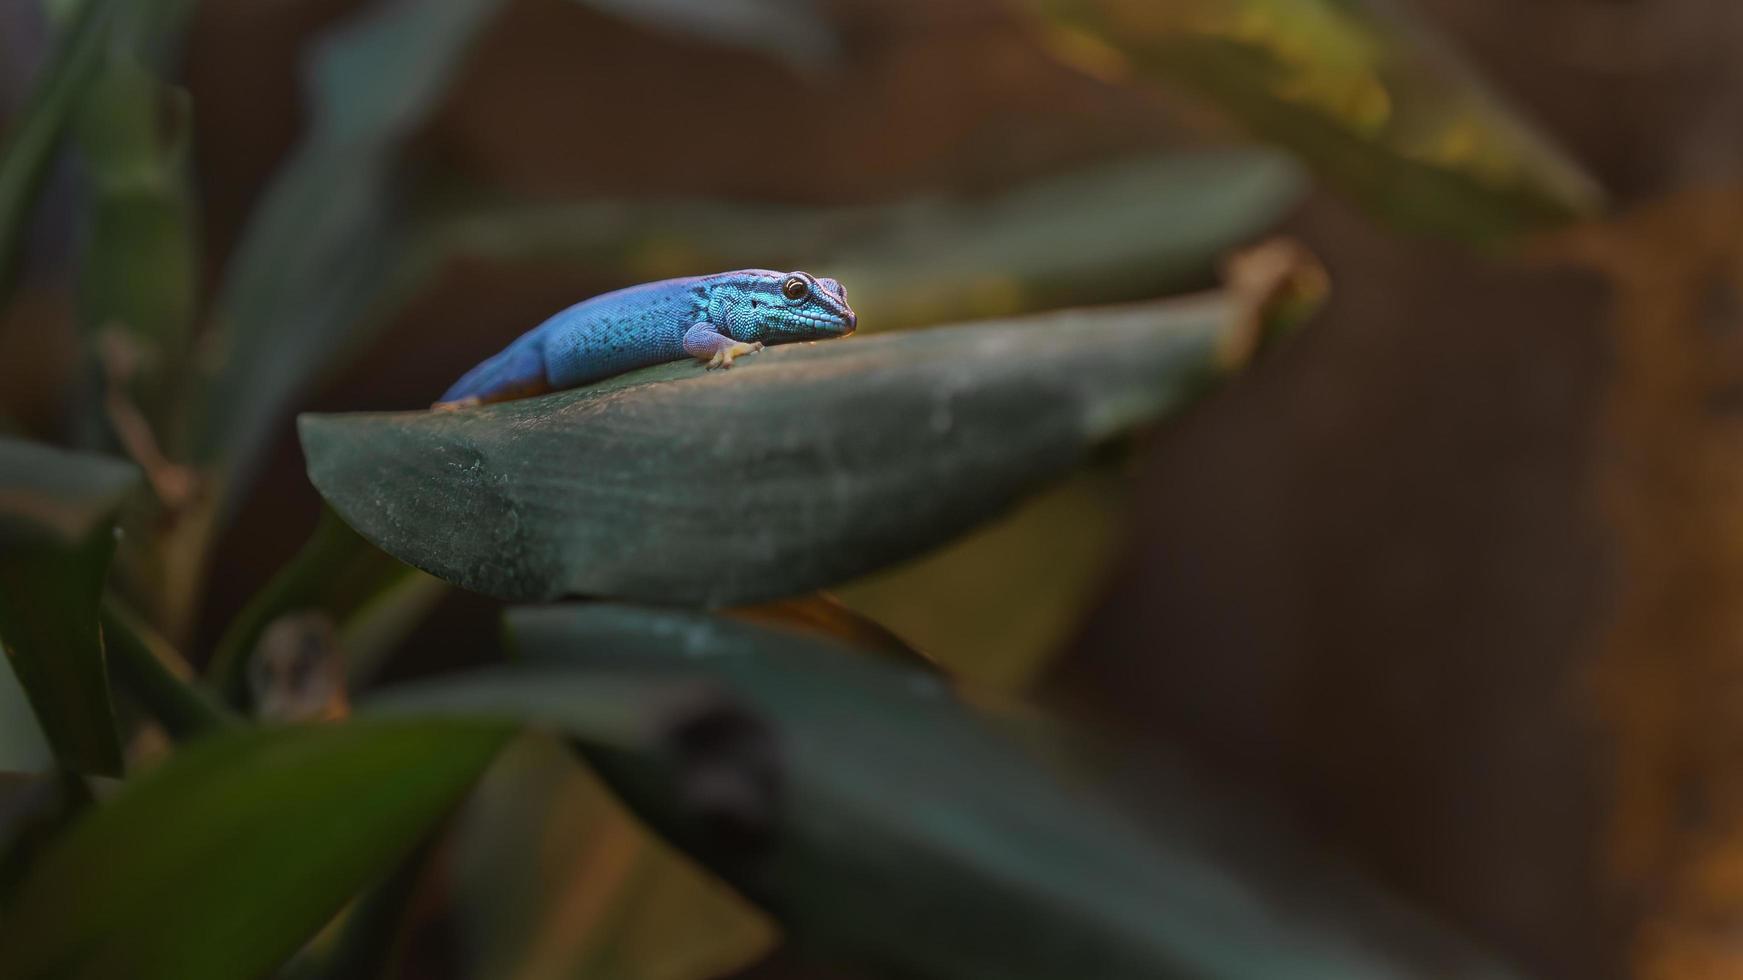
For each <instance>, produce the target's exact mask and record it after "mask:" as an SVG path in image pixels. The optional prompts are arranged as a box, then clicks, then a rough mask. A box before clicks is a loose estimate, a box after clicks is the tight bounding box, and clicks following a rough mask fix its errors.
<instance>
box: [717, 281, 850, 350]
mask: <svg viewBox="0 0 1743 980" xmlns="http://www.w3.org/2000/svg"><path fill="white" fill-rule="evenodd" d="M733 288H734V292H735V295H734V297H733V299H734V302H732V303H731V310H730V312H729V313H728V315H727V317H726V320H727V323H726V327H727V331H728V332H729V333H731V334H732V336H733V338H734V339H736V340H742V341H753V340H760V341H763V342H764V343H771V344H779V343H784V342H787V341H794V340H823V339H825V338H828V337H845V336H847V335H848V334H850V333H853V330H854V328H855V327H857V326H859V317H858V316H857V315H855V314H854V312H853V309H852V308H851V307H849V306H848V305H847V291H846V290H845V289H843V288H842V286H841V283H839V282H836V281H835V280H834V279H819V278H817V277H816V276H813V275H811V274H810V273H809V272H773V271H769V270H765V269H749V270H746V271H744V272H742V273H737V274H735V275H734V282H733Z"/></svg>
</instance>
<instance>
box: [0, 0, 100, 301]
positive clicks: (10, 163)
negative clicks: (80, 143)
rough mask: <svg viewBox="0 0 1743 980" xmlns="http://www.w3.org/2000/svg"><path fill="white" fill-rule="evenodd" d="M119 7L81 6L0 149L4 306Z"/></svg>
mask: <svg viewBox="0 0 1743 980" xmlns="http://www.w3.org/2000/svg"><path fill="white" fill-rule="evenodd" d="M117 6H119V5H118V4H116V3H115V2H114V0H88V2H87V3H84V4H83V5H81V6H80V7H79V10H78V14H77V17H76V18H75V19H74V20H73V22H72V23H71V24H69V25H68V26H67V28H66V30H65V31H64V32H63V33H62V35H61V39H60V42H59V44H58V45H57V46H56V49H55V53H54V57H53V59H52V60H51V61H50V63H49V65H48V67H47V68H45V69H44V70H43V73H42V76H41V77H40V78H39V79H38V81H37V84H36V89H35V91H33V92H32V93H31V97H30V101H29V102H28V103H27V104H26V105H25V106H24V107H23V109H21V110H20V111H19V113H18V116H17V117H16V119H15V120H14V121H13V124H12V128H11V130H10V131H9V132H8V133H7V136H6V140H5V143H4V146H3V148H0V303H4V302H5V300H6V296H7V294H8V293H9V292H10V291H11V289H10V287H11V284H12V281H13V277H14V274H15V273H16V269H15V268H14V264H15V262H16V261H17V256H18V248H19V245H20V244H21V243H22V242H23V241H24V234H25V232H26V231H27V230H28V227H29V224H30V215H31V212H32V210H33V209H34V207H35V205H36V192H37V188H38V187H39V186H41V184H42V178H43V175H44V174H45V173H47V171H48V166H49V163H50V161H52V160H53V159H54V154H55V150H56V148H57V147H59V146H60V139H61V133H62V132H63V130H64V129H65V127H66V125H67V120H68V118H69V117H70V116H71V114H72V111H73V107H74V106H75V105H76V104H77V103H78V100H79V95H80V93H81V92H82V91H83V90H84V87H85V85H86V83H87V82H89V81H90V78H91V73H92V72H93V71H94V70H95V69H96V67H97V65H98V63H99V62H100V61H101V60H102V55H103V48H104V45H105V43H106V42H107V40H108V37H109V27H110V23H111V21H112V20H113V18H114V13H115V9H116V7H117Z"/></svg>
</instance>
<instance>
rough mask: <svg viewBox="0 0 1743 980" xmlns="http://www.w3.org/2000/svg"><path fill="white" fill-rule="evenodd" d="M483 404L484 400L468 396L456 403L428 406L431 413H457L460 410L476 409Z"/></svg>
mask: <svg viewBox="0 0 1743 980" xmlns="http://www.w3.org/2000/svg"><path fill="white" fill-rule="evenodd" d="M482 404H484V399H482V398H480V397H478V396H477V395H468V396H466V397H465V398H461V399H459V400H458V401H451V402H437V403H435V404H434V405H431V406H430V411H432V412H458V411H459V410H461V409H462V408H476V407H478V406H479V405H482Z"/></svg>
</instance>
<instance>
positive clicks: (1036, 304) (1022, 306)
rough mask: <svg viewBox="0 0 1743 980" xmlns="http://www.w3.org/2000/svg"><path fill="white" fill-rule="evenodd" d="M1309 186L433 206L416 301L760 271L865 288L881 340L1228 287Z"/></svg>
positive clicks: (1215, 178) (1237, 157)
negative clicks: (463, 271) (532, 280)
mask: <svg viewBox="0 0 1743 980" xmlns="http://www.w3.org/2000/svg"><path fill="white" fill-rule="evenodd" d="M1303 190H1304V181H1303V179H1302V175H1301V172H1300V170H1299V169H1298V168H1297V167H1296V166H1295V165H1293V164H1292V163H1291V162H1290V161H1289V159H1288V158H1287V157H1284V156H1282V155H1281V154H1278V153H1276V152H1273V151H1269V150H1250V149H1248V150H1214V151H1200V152H1191V153H1177V154H1172V155H1169V156H1162V157H1140V158H1137V159H1132V160H1124V161H1119V162H1115V163H1109V164H1102V165H1099V166H1094V167H1089V168H1086V169H1084V170H1081V171H1077V172H1073V173H1067V174H1063V175H1059V176H1055V177H1049V178H1045V179H1039V180H1035V181H1033V182H1031V183H1029V184H1026V185H1022V186H1019V187H1017V188H1016V189H1014V190H1010V191H1006V192H1004V193H1001V194H996V195H989V196H983V197H966V198H949V197H938V196H932V197H922V198H915V199H912V200H907V201H901V202H897V203H893V204H883V205H874V206H861V207H838V208H805V207H780V206H776V205H753V204H733V203H728V202H721V201H705V200H693V201H684V200H674V201H658V200H655V201H590V202H576V203H569V204H560V203H554V202H549V201H541V202H534V203H524V202H522V203H501V202H497V203H490V202H476V201H472V202H458V203H457V202H453V201H449V202H447V203H446V204H443V205H441V206H440V207H435V208H432V209H431V210H430V212H429V213H428V215H427V216H426V218H425V219H424V220H425V226H424V229H425V230H424V232H423V235H422V238H421V241H422V242H423V245H422V248H421V249H420V251H419V253H418V255H417V258H416V261H414V262H413V263H412V264H411V265H410V266H408V267H407V268H406V269H404V270H402V272H401V275H402V277H403V278H404V279H405V280H406V283H407V286H406V287H405V291H408V292H409V291H410V288H411V284H412V283H415V282H417V281H421V280H423V279H425V278H428V277H429V276H431V275H433V274H435V272H436V271H437V270H438V269H440V268H441V266H442V262H443V260H444V259H445V258H446V257H447V256H449V255H451V254H463V255H482V256H488V257H490V258H493V259H498V260H529V259H545V260H561V261H563V262H567V263H574V264H575V265H577V266H585V267H586V268H588V269H591V270H594V271H596V272H599V271H609V272H611V273H612V274H613V275H615V276H617V277H618V278H621V279H624V280H626V281H646V280H653V279H662V278H669V277H672V276H686V275H695V274H696V273H697V272H698V271H713V270H717V269H731V268H740V267H744V266H747V265H760V266H773V267H777V268H787V267H802V268H807V269H814V270H816V271H817V272H818V273H819V274H827V275H830V276H834V277H835V278H838V279H840V280H841V281H843V282H845V283H848V284H849V285H850V288H851V289H852V291H853V305H854V309H855V310H856V311H857V312H858V313H859V315H860V329H861V330H862V331H865V332H875V331H879V330H889V329H895V328H898V327H910V326H916V325H922V324H931V323H939V322H943V321H946V320H950V319H956V318H969V317H985V316H997V315H1006V314H1010V313H1016V312H1021V311H1025V310H1034V309H1042V308H1047V307H1054V306H1064V305H1070V304H1074V303H1089V302H1109V301H1113V300H1126V299H1142V298H1147V297H1152V296H1157V295H1161V294H1165V293H1168V292H1173V291H1178V290H1180V289H1183V288H1198V287H1200V286H1203V285H1206V284H1208V283H1210V282H1212V281H1214V277H1215V270H1216V265H1217V263H1218V262H1219V261H1220V260H1221V259H1222V257H1223V256H1224V254H1225V253H1227V252H1228V251H1229V250H1230V249H1232V248H1235V247H1236V246H1238V245H1240V244H1242V243H1244V242H1246V241H1248V240H1250V239H1251V238H1253V237H1254V236H1255V235H1258V234H1260V233H1262V232H1264V231H1265V230H1267V229H1268V228H1270V227H1271V226H1272V225H1273V224H1275V223H1276V222H1277V220H1278V219H1279V218H1281V217H1282V215H1283V214H1284V212H1285V211H1286V210H1287V209H1288V208H1289V207H1290V206H1291V205H1293V204H1294V203H1295V202H1296V201H1297V200H1298V199H1299V198H1300V196H1301V193H1302V191H1303Z"/></svg>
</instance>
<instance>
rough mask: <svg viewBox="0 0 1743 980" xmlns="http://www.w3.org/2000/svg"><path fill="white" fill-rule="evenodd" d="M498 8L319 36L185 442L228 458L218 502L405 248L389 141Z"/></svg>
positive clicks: (424, 111) (218, 316)
mask: <svg viewBox="0 0 1743 980" xmlns="http://www.w3.org/2000/svg"><path fill="white" fill-rule="evenodd" d="M497 5H498V0H453V2H446V3H439V4H433V5H432V4H421V3H405V2H402V3H394V4H384V5H375V6H372V7H370V8H369V10H368V11H366V12H365V13H364V14H363V15H362V16H361V17H359V18H358V19H356V20H354V21H352V22H351V23H350V25H349V26H347V27H346V28H344V29H343V30H342V31H341V32H340V33H338V34H336V35H334V36H332V37H330V38H328V39H327V40H326V41H325V42H324V43H323V44H322V46H321V48H320V50H319V52H318V55H317V57H316V59H315V62H314V67H313V70H312V79H311V81H312V85H311V88H312V90H313V93H314V95H313V103H314V105H313V109H312V112H313V120H312V122H311V130H310V133H309V135H308V137H307V138H306V139H305V141H304V143H303V144H302V146H300V147H299V148H298V149H297V151H296V152H295V153H294V154H293V155H292V156H291V158H290V160H289V161H288V162H286V163H285V165H284V166H283V168H282V169H281V170H280V172H279V173H278V175H277V177H276V178H274V180H273V183H272V185H271V186H270V187H269V188H268V189H267V191H266V195H265V197H264V199H263V200H262V202H261V204H260V205H259V207H258V208H256V210H255V213H254V216H253V218H252V219H251V221H250V223H249V226H248V229H247V231H246V233H245V234H244V237H243V240H242V242H241V243H240V245H239V246H238V247H237V251H236V254H235V256H234V257H233V258H232V259H231V261H230V265H229V266H228V267H227V269H226V270H225V276H224V281H223V284H222V286H221V288H220V290H219V293H218V296H217V298H216V301H215V309H214V312H213V316H214V320H215V328H216V329H217V330H218V331H219V335H220V337H221V338H222V344H221V347H222V350H221V352H220V353H221V357H222V360H221V363H220V364H219V365H218V366H217V369H216V374H215V376H214V377H213V378H212V380H211V383H210V387H209V390H208V391H207V392H206V393H205V397H204V399H203V404H204V411H203V413H202V425H201V430H200V436H199V438H198V439H197V440H196V445H197V453H198V457H199V459H200V460H201V461H202V462H204V463H206V464H208V465H211V466H213V467H214V468H217V467H220V466H221V465H222V464H224V463H226V462H227V463H229V464H230V465H229V467H228V475H227V477H226V478H227V479H228V481H229V482H228V484H227V485H226V486H225V487H224V493H225V495H226V499H227V500H232V501H233V499H234V494H235V492H236V491H237V490H238V489H239V488H240V487H241V486H242V485H243V484H244V483H246V480H247V475H248V472H249V471H250V470H251V469H252V466H253V464H254V462H255V461H256V460H257V459H258V457H259V454H260V453H261V452H262V451H263V449H264V446H265V444H266V442H267V441H268V440H270V439H271V438H272V436H273V432H274V427H275V426H276V425H277V424H278V423H279V422H280V420H281V418H282V416H283V413H284V412H285V409H286V408H287V406H288V405H289V404H290V402H291V400H292V399H293V398H294V397H296V396H297V395H298V394H300V393H301V392H302V391H303V390H304V389H305V388H307V387H308V385H309V384H310V383H311V382H312V381H313V380H314V379H315V378H316V377H317V375H319V374H320V372H322V371H323V370H325V369H327V368H328V367H330V366H331V365H332V364H333V363H334V361H335V358H336V357H337V355H338V354H339V353H340V352H341V351H342V350H344V349H346V348H348V347H351V346H353V345H354V343H355V341H356V340H357V339H358V338H355V337H353V336H351V330H352V327H353V326H354V325H355V324H356V323H357V322H358V320H359V319H360V318H361V317H362V316H363V314H364V312H365V311H366V310H367V309H368V308H369V307H370V305H371V304H373V303H375V302H377V301H379V300H381V298H382V295H381V294H382V292H383V285H384V284H385V283H387V282H389V281H391V277H390V273H391V271H392V270H393V269H394V268H395V266H396V265H397V263H398V262H399V259H400V256H401V255H402V249H403V247H404V245H405V227H404V221H403V218H404V208H403V188H404V185H405V183H406V181H405V179H404V175H403V174H402V173H401V172H400V168H399V166H398V162H399V152H400V149H401V147H402V144H403V143H404V142H405V141H406V140H407V139H409V138H410V136H411V135H412V134H413V133H414V132H415V131H416V130H417V128H418V127H419V126H420V125H421V124H422V123H423V121H424V119H425V118H426V117H427V116H428V114H429V113H430V112H431V111H432V110H433V108H434V106H435V105H436V102H437V100H438V99H439V97H440V96H441V95H442V93H443V92H444V91H445V90H446V88H447V85H448V82H449V80H450V79H451V77H452V76H453V74H454V72H455V71H456V70H457V69H458V67H459V64H460V62H461V58H462V55H464V53H465V52H466V51H467V49H468V46H469V42H470V41H471V40H472V38H473V37H474V36H475V35H476V34H477V32H478V31H479V29H480V28H481V27H482V26H483V25H484V24H485V23H486V22H487V21H488V20H489V17H490V15H491V13H492V12H493V11H494V10H495V9H496V7H497Z"/></svg>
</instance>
